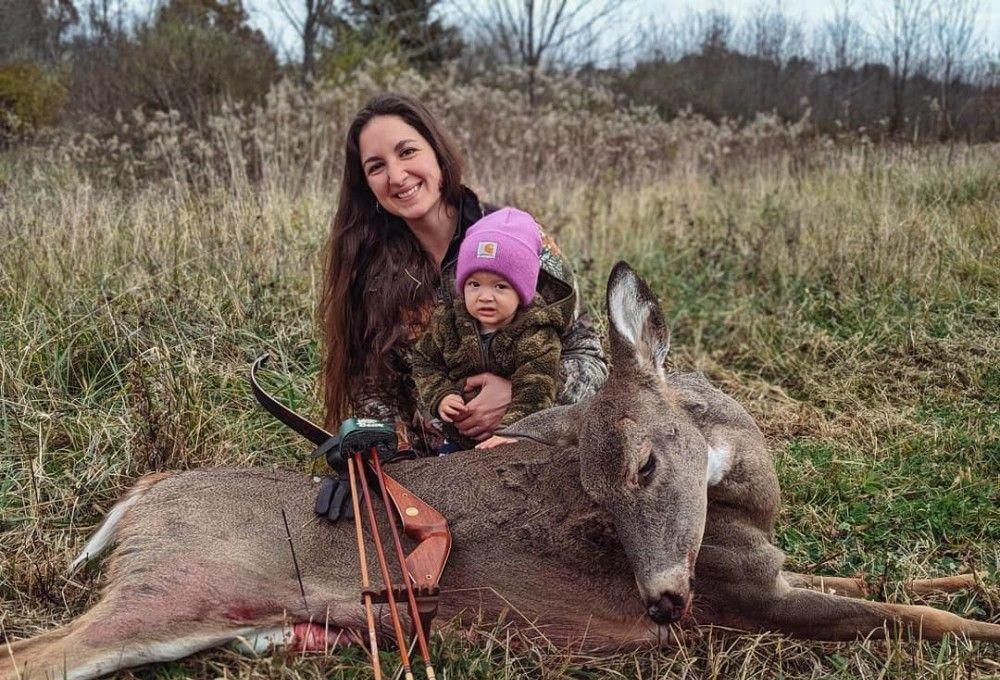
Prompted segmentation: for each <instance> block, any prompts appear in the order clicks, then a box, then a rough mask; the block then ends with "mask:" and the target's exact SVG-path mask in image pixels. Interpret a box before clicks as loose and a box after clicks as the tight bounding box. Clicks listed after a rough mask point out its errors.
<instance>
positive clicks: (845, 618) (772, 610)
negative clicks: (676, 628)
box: [732, 576, 1000, 642]
mask: <svg viewBox="0 0 1000 680" xmlns="http://www.w3.org/2000/svg"><path fill="white" fill-rule="evenodd" d="M732 613H733V617H734V618H735V619H738V620H739V621H740V623H741V624H743V625H748V626H749V627H752V628H755V629H757V630H774V631H781V632H784V633H788V634H790V635H794V636H796V637H802V638H807V639H813V640H853V639H856V638H859V637H867V636H869V635H872V636H875V637H883V636H884V635H885V634H886V633H887V632H888V629H890V628H892V627H894V626H896V625H899V626H901V627H902V628H903V629H904V630H905V631H906V633H907V634H908V635H910V636H912V637H919V638H922V639H926V640H940V639H942V638H943V637H945V636H946V635H948V634H953V635H964V636H966V637H969V638H971V639H974V640H987V641H991V642H997V641H1000V625H997V624H994V623H984V622H981V621H973V620H972V619H965V618H962V617H960V616H956V615H955V614H952V613H950V612H946V611H942V610H940V609H934V608H933V607H925V606H920V605H906V604H889V603H884V602H868V601H865V600H859V599H852V598H847V597H841V596H839V595H830V594H827V593H823V592H817V591H813V590H807V589H804V588H795V587H792V586H790V585H789V584H788V582H786V581H785V579H784V578H782V577H780V576H779V577H778V578H777V579H776V581H775V584H774V587H773V590H772V593H771V596H770V597H766V598H765V599H764V600H763V601H757V602H755V603H754V604H752V605H751V604H750V603H744V604H743V606H737V607H736V608H734V610H733V612H732Z"/></svg>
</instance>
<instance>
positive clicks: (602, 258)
mask: <svg viewBox="0 0 1000 680" xmlns="http://www.w3.org/2000/svg"><path fill="white" fill-rule="evenodd" d="M380 77H382V76H380ZM386 79H388V80H389V81H390V82H389V84H390V85H392V86H393V87H395V88H397V89H407V90H410V91H412V92H414V93H416V94H417V95H419V96H421V97H423V98H425V99H426V100H427V101H428V102H429V103H430V105H431V108H432V109H434V110H435V111H437V112H439V113H441V115H443V116H444V118H445V120H446V121H447V123H448V125H449V127H450V129H452V130H453V131H454V132H455V133H456V135H457V136H458V137H459V138H460V139H461V140H462V143H463V145H464V146H465V147H466V149H467V151H468V153H469V156H470V182H471V183H472V184H473V185H474V186H476V187H477V188H479V189H480V190H481V193H482V194H483V197H484V198H487V199H489V200H493V201H497V202H509V203H513V204H515V205H518V206H520V207H522V208H525V209H528V210H531V211H532V212H534V213H535V214H536V215H537V216H538V218H539V220H540V221H541V222H542V223H543V224H544V225H545V226H546V228H547V229H548V230H550V231H551V232H553V233H554V234H555V235H556V237H557V239H558V241H559V243H560V244H561V246H562V247H563V249H564V250H565V251H566V253H567V254H568V256H569V257H570V259H571V260H572V261H573V263H574V265H575V266H576V268H577V271H578V273H579V274H580V278H581V288H582V292H583V294H584V296H585V298H586V301H587V303H588V305H589V306H590V307H591V309H592V310H593V311H594V312H595V314H596V315H597V316H598V322H599V324H603V310H602V309H601V304H602V303H601V299H602V295H603V286H604V280H605V277H606V275H607V272H608V271H609V269H610V266H611V265H612V264H613V262H614V261H616V260H618V259H627V260H629V261H630V262H631V263H632V264H633V265H635V266H636V267H637V269H638V270H639V271H640V272H641V273H642V274H643V275H644V276H645V277H647V279H648V280H649V281H650V282H651V283H652V285H653V288H654V290H655V292H657V293H658V294H659V295H661V296H662V298H663V301H664V307H665V309H666V310H667V313H668V316H669V317H670V319H671V322H672V326H673V343H672V344H673V348H672V350H671V353H672V358H673V361H674V363H675V365H677V366H678V367H680V368H685V369H687V368H698V369H700V370H704V371H706V372H707V373H708V375H709V376H710V378H712V379H713V380H714V381H715V382H716V383H717V384H718V385H720V386H721V387H723V389H725V390H726V391H727V392H729V393H730V394H733V395H734V396H735V397H737V398H738V399H739V400H740V401H741V402H742V403H744V404H745V405H746V406H747V407H748V408H749V409H750V411H751V412H752V413H753V415H754V416H755V417H756V418H757V419H758V421H759V422H760V424H761V426H762V428H763V429H764V431H765V434H766V435H767V436H768V437H769V439H770V441H771V443H772V446H773V450H774V452H775V455H776V459H777V464H778V469H779V474H780V476H781V480H782V483H783V489H784V499H785V506H784V510H783V514H782V518H781V522H780V526H779V531H778V536H777V540H778V542H779V544H780V545H781V546H782V547H783V548H784V549H785V550H786V551H787V552H788V553H789V564H790V566H791V567H793V568H796V569H803V570H815V571H819V572H822V573H859V572H863V573H865V574H868V575H869V576H870V577H871V578H872V579H873V582H874V583H875V584H876V585H877V586H878V587H880V588H881V590H882V594H883V595H885V596H887V597H890V598H892V599H896V600H906V599H908V597H909V596H907V595H906V594H904V593H902V592H900V591H898V590H896V589H894V588H893V586H892V584H893V583H895V582H897V581H899V580H902V579H905V578H913V577H921V576H929V575H939V574H943V573H949V572H952V571H956V570H960V569H967V568H977V569H985V570H986V571H988V572H989V573H990V575H989V576H988V577H987V579H986V580H985V581H984V582H983V584H982V586H981V587H980V588H979V589H977V590H976V591H974V592H972V593H969V594H965V595H962V596H958V597H948V598H943V597H942V598H934V599H931V600H930V602H931V603H932V604H935V605H937V606H944V607H947V608H948V609H950V610H951V611H954V612H956V613H959V614H962V615H967V616H973V617H975V618H979V619H983V620H992V621H997V620H1000V590H998V587H997V580H996V571H997V567H998V563H1000V549H998V546H1000V511H998V509H997V508H998V507H1000V457H998V456H1000V454H998V451H997V447H996V442H997V441H1000V429H998V428H1000V426H998V424H997V423H998V419H997V409H998V402H997V398H996V395H997V394H998V393H1000V371H998V370H997V366H998V365H1000V342H998V330H1000V329H998V323H997V319H998V317H1000V257H998V249H1000V228H998V225H1000V179H998V178H1000V163H998V161H997V158H998V154H997V151H998V149H997V148H996V147H961V146H957V147H953V148H946V147H928V148H921V149H912V148H880V147H872V146H871V145H869V144H866V143H864V142H863V141H860V142H858V143H856V144H848V143H846V141H845V140H833V141H826V140H818V139H812V138H803V136H802V134H801V129H802V126H799V127H787V128H785V127H781V126H777V125H775V124H773V123H771V122H766V121H759V122H758V123H756V124H755V125H752V126H749V127H745V128H739V127H737V126H735V125H731V126H728V125H723V126H712V125H710V124H708V123H706V122H704V121H701V120H697V119H694V118H686V119H681V120H675V121H670V122H665V121H661V120H658V119H656V118H655V117H654V116H652V115H651V114H650V113H649V112H647V111H635V110H631V109H622V108H621V107H620V106H618V104H617V103H616V102H614V101H613V100H609V99H608V98H607V95H606V93H602V92H600V91H597V92H594V91H590V90H587V89H586V88H584V87H583V86H582V85H580V84H579V83H574V82H569V83H559V82H552V83H549V84H548V85H547V86H548V87H550V88H565V91H566V94H565V96H564V97H551V98H550V101H555V102H560V103H559V104H552V105H550V106H549V107H548V108H546V109H544V110H542V111H541V112H531V111H529V110H528V108H527V106H526V105H525V103H524V102H523V101H521V100H519V99H518V97H517V95H515V94H512V93H511V91H509V90H506V89H504V88H503V87H502V86H500V85H497V84H495V83H494V84H491V85H486V84H482V83H480V84H471V85H462V86H458V85H454V84H450V83H449V81H448V80H447V78H445V77H438V78H436V79H424V78H421V77H418V76H415V75H413V74H409V73H395V74H390V76H388V77H385V78H383V79H382V80H378V79H374V78H372V79H369V80H366V81H364V80H359V81H358V82H354V83H350V84H344V85H343V86H342V87H339V88H337V89H335V90H330V91H323V92H319V93H317V94H314V95H310V96H309V97H308V98H306V95H304V94H303V93H301V92H298V91H295V90H291V89H287V87H286V88H285V89H279V90H277V91H276V92H275V93H273V96H272V98H271V99H270V100H269V103H268V105H267V106H265V107H263V108H260V109H255V110H246V111H233V112H230V113H229V114H227V115H225V116H222V117H220V118H219V119H218V120H216V121H215V122H213V124H212V126H210V127H209V128H206V129H205V130H187V129H184V128H181V127H180V126H179V125H178V124H177V123H176V121H173V122H171V120H170V118H169V117H168V118H166V119H163V120H160V121H153V122H152V123H150V121H144V122H143V121H137V120H136V119H134V118H129V117H123V121H122V126H123V128H122V131H121V134H120V135H119V137H118V141H117V142H114V143H112V141H110V139H105V140H97V139H93V140H81V139H80V138H72V137H68V138H60V139H53V140H51V145H49V146H46V147H42V148H35V149H24V150H20V151H17V152H14V153H7V154H6V155H4V156H0V241H2V243H3V244H4V248H3V250H2V253H0V599H2V602H3V605H2V607H0V640H3V639H4V638H6V639H16V638H19V637H22V636H25V635H30V634H33V633H35V632H37V631H39V630H41V629H44V628H46V627H49V626H51V625H54V624H55V623H57V622H60V621H65V620H66V619H68V618H69V617H71V616H72V615H74V614H76V613H79V612H80V611H81V610H82V609H83V608H84V607H85V606H86V604H87V603H88V602H91V601H92V600H93V598H94V593H95V592H96V589H97V586H98V584H99V583H100V573H99V571H100V570H99V569H95V570H92V571H90V572H88V573H85V574H81V575H78V576H76V577H72V578H70V577H67V576H66V575H65V565H66V564H68V562H69V561H70V560H71V559H72V557H73V556H74V553H75V551H76V550H77V549H79V547H80V546H81V545H82V542H83V541H84V540H85V537H86V535H87V533H88V532H89V531H90V530H91V529H92V528H93V527H94V525H95V524H96V523H97V522H98V521H99V518H100V516H101V515H102V513H103V512H105V511H106V510H107V509H108V508H109V507H110V504H111V503H113V501H114V499H115V498H116V497H117V496H118V494H120V493H121V492H122V491H123V490H124V489H125V488H127V487H128V485H129V484H130V483H131V482H132V481H134V480H135V478H136V477H137V476H139V475H141V474H143V473H146V472H149V471H152V470H159V469H178V468H187V467H198V466H205V465H275V464H277V465H284V466H293V467H295V466H302V465H303V464H302V463H300V462H299V460H298V458H297V457H298V456H301V455H302V454H304V450H303V449H302V447H301V445H300V444H299V443H298V442H297V441H295V439H294V437H292V436H291V435H290V434H289V433H288V432H287V431H286V430H284V429H283V428H282V427H281V426H280V425H278V424H276V423H274V422H273V421H272V420H271V419H269V417H267V416H266V415H264V414H263V413H262V412H260V411H259V410H258V409H257V408H256V407H255V405H254V403H253V401H252V398H251V396H250V395H249V391H248V389H247V385H246V380H245V377H246V368H247V365H248V362H249V361H250V359H251V358H252V357H254V356H256V355H258V354H259V353H261V352H262V351H263V350H265V349H270V350H273V351H274V352H275V353H276V354H277V355H278V356H279V357H280V358H281V359H280V363H279V364H278V369H279V371H280V372H281V373H282V374H284V376H286V378H284V379H282V380H283V382H279V381H278V380H279V379H278V378H273V379H274V380H275V381H276V382H274V383H273V387H274V389H275V390H276V391H277V392H278V393H279V394H280V396H281V397H282V398H283V399H284V400H285V401H286V402H288V403H291V404H292V405H294V406H296V407H298V408H300V409H302V410H304V411H306V412H312V413H313V414H316V408H317V404H318V399H317V398H316V393H315V389H314V384H313V376H314V375H315V374H316V371H317V367H318V364H319V352H320V348H319V346H318V342H317V333H316V330H315V325H314V320H313V310H314V304H315V299H316V289H317V285H318V279H319V277H320V275H321V268H320V263H319V260H318V252H319V250H320V247H321V245H322V242H323V239H324V236H325V232H326V229H327V224H328V220H329V216H330V214H331V210H332V207H333V205H334V204H335V200H336V182H335V177H336V176H337V174H338V172H337V170H338V168H337V163H338V162H339V157H338V154H339V153H340V150H339V139H338V135H342V133H343V130H344V126H345V125H346V123H347V121H348V120H349V117H350V116H351V115H352V114H353V112H354V110H355V108H357V106H359V104H360V102H361V101H363V99H365V98H366V97H367V96H368V94H369V93H370V92H371V91H373V90H375V89H378V88H381V87H383V86H385V82H383V81H384V80H386ZM126 120H129V121H131V122H128V123H127V124H128V125H129V126H130V127H129V128H125V127H124V126H125V125H126ZM133 125H134V126H135V127H131V126H133ZM113 144H117V147H114V148H117V151H113V152H112V151H109V150H110V149H112V148H113ZM123 144H127V146H122V145H123ZM199 149H200V151H199ZM727 149H728V152H727V151H726V150H727ZM199 154H201V155H199ZM509 635H510V631H509V630H507V629H505V628H503V627H500V628H497V629H489V628H487V629H486V630H484V631H481V632H480V633H479V634H478V636H477V637H476V638H475V641H474V642H472V643H469V642H467V641H463V638H461V637H460V636H455V635H452V634H448V635H445V636H442V637H437V638H436V639H435V643H434V644H435V651H436V654H437V655H438V656H439V658H440V659H442V661H441V665H442V666H444V667H446V668H448V669H449V670H448V673H449V676H450V677H456V678H457V677H514V676H521V675H531V676H534V677H556V676H558V677H563V676H567V675H570V676H574V677H577V676H580V677H583V676H586V677H590V676H597V675H606V674H612V675H620V676H627V677H668V676H669V677H741V676H744V675H749V674H751V673H754V674H758V675H759V674H764V675H774V676H777V675H779V674H780V675H783V676H784V677H791V678H814V677H815V678H818V677H845V678H846V677H859V676H863V677H869V676H870V677H885V676H889V677H917V676H927V677H942V678H944V677H956V676H961V677H977V676H979V677H988V676H990V675H994V674H996V673H997V672H1000V667H998V666H997V665H996V660H995V654H993V653H992V652H991V650H990V649H989V648H988V647H986V646H983V645H970V644H966V643H962V642H955V641H952V642H949V643H947V644H941V645H926V644H919V643H907V642H901V641H898V640H892V641H889V642H885V643H876V642H865V643H856V644H844V645H824V644H815V643H797V642H790V641H788V640H785V639H783V638H780V637H777V636H737V635H729V636H727V635H720V634H719V632H718V631H715V632H710V631H702V636H701V637H700V638H699V639H695V640H692V641H691V643H690V644H689V645H687V646H685V647H682V648H680V649H679V650H672V651H668V652H657V651H652V650H651V651H649V652H644V653H641V654H635V655H628V656H620V657H612V658H610V659H600V660H586V659H579V658H574V657H572V656H569V655H567V654H566V653H565V651H561V650H551V649H545V648H541V647H538V646H534V647H529V648H527V649H525V648H522V647H518V646H517V645H512V644H511V640H510V639H509V638H508V636H509ZM363 667H364V660H363V658H362V657H361V656H360V655H358V654H354V655H352V654H350V653H348V654H346V655H343V656H333V657H311V658H307V659H298V658H283V657H279V658H278V659H277V660H273V659H245V658H241V657H238V656H236V655H235V654H233V653H230V652H217V653H213V654H207V655H202V656H200V657H199V658H198V659H196V660H193V661H189V662H185V663H184V664H182V665H179V666H175V667H167V668H166V669H162V668H161V669H160V670H157V671H155V673H157V674H164V673H166V674H174V673H185V674H194V675H198V676H205V677H207V676H209V675H211V676H218V675H228V674H233V675H239V676H241V677H256V676H259V675H268V676H282V677H311V676H318V675H320V674H324V675H326V674H333V675H343V676H347V675H352V674H353V673H355V672H356V671H357V670H358V669H360V668H363Z"/></svg>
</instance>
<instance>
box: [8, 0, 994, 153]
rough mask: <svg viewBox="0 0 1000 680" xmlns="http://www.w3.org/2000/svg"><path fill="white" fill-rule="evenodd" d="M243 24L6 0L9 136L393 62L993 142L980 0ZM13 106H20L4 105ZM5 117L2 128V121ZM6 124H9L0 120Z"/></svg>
mask: <svg viewBox="0 0 1000 680" xmlns="http://www.w3.org/2000/svg"><path fill="white" fill-rule="evenodd" d="M276 7H277V8H278V9H279V10H280V12H279V13H278V14H276V15H275V17H274V19H275V20H276V21H279V22H281V23H283V24H284V26H285V27H286V28H287V29H290V30H291V32H292V33H293V34H294V36H295V40H296V46H295V48H294V50H292V51H291V56H290V55H288V54H279V50H280V49H282V46H279V45H276V40H275V36H273V35H272V36H269V35H266V34H265V33H264V32H263V31H261V30H260V29H259V28H255V27H253V25H252V22H251V20H250V19H251V16H250V9H251V8H248V6H247V5H246V4H245V3H244V2H243V1H242V0H160V1H159V2H156V3H154V4H152V5H151V6H150V8H149V9H148V11H146V12H144V13H137V12H136V10H135V8H134V5H133V4H130V3H127V2H126V1H125V0H87V1H77V2H74V1H73V0H3V2H0V114H3V115H4V119H3V120H0V130H3V129H7V130H8V131H9V130H10V128H11V126H12V125H13V124H14V123H13V122H12V121H17V122H19V123H20V124H21V125H27V126H28V127H39V126H43V125H47V124H55V123H59V122H63V123H67V122H68V123H71V124H74V125H84V126H96V127H98V128H99V127H100V125H101V124H102V123H103V124H108V123H110V122H112V121H114V120H115V118H116V115H118V112H122V111H126V112H127V111H130V110H133V109H135V108H143V109H147V110H151V111H170V110H173V111H177V112H179V115H181V116H182V117H184V118H185V119H186V120H189V121H193V122H195V123H197V122H198V121H201V120H204V119H205V117H206V115H207V114H208V113H210V112H211V111H213V110H214V109H215V107H217V106H218V105H219V103H220V102H221V101H223V100H227V101H237V102H240V101H243V102H254V101H260V100H261V99H262V98H264V97H265V96H266V94H267V92H268V90H269V89H270V87H271V86H272V85H273V84H274V83H275V82H276V81H277V80H279V79H281V78H293V79H296V80H298V81H300V82H301V84H302V86H303V87H306V88H310V87H314V86H316V85H317V84H323V83H329V82H336V81H337V79H338V78H343V77H349V76H350V74H351V73H352V72H353V71H354V70H356V69H357V68H359V67H360V66H361V65H362V64H363V63H365V61H366V60H371V59H373V58H374V59H376V60H377V59H380V58H383V57H392V58H393V59H395V60H396V61H397V62H398V63H400V64H402V65H405V66H407V67H412V68H416V69H420V70H425V71H427V70H434V69H441V68H450V69H453V70H454V72H455V74H456V77H458V78H465V79H472V78H490V77H491V76H492V75H493V74H496V73H498V72H500V71H503V70H504V69H509V68H515V69H517V70H518V71H519V72H520V73H522V74H523V75H524V78H523V87H524V90H525V95H526V97H527V99H528V101H529V102H530V104H531V105H533V106H536V105H542V104H544V101H542V99H543V98H544V92H542V91H541V90H540V88H539V87H538V85H537V81H538V76H539V75H540V74H541V73H543V72H547V73H573V74H575V75H577V76H578V77H582V78H590V79H594V81H595V82H600V83H601V84H602V85H605V86H607V87H609V88H610V89H611V90H612V91H614V92H617V93H618V94H619V95H621V97H622V99H623V101H628V102H632V103H636V104H645V105H650V106H653V107H655V108H656V109H657V110H658V111H659V112H660V113H661V114H662V115H664V116H666V117H670V116H674V115H677V114H678V113H679V112H681V111H690V112H693V113H696V114H700V115H703V116H705V117H708V118H710V119H713V120H718V119H721V118H730V119H742V120H750V119H752V118H753V117H754V116H755V115H756V114H757V113H759V112H767V113H770V112H776V113H777V114H778V115H779V116H780V117H781V118H783V119H786V120H801V119H802V118H804V117H806V116H808V118H809V120H810V122H811V124H812V125H813V126H814V128H815V129H818V130H820V131H823V132H844V131H846V132H862V133H865V134H868V135H869V136H877V137H879V138H903V139H910V140H926V139H955V138H958V139H967V140H970V141H980V140H996V139H998V138H1000V82H998V73H1000V58H998V55H997V52H996V46H995V45H993V44H991V43H990V42H989V41H988V36H987V35H986V34H985V31H984V28H983V26H982V25H981V19H982V17H983V12H982V7H981V5H980V4H979V0H879V2H878V3H876V4H875V5H872V4H871V3H869V4H866V5H865V6H864V7H861V6H860V5H859V4H858V3H857V2H856V0H832V4H831V5H830V10H831V11H830V12H829V13H828V14H829V18H827V19H826V20H825V21H823V22H822V24H820V25H817V26H808V27H807V26H806V25H804V24H803V23H802V21H801V20H799V19H796V18H794V17H792V16H790V15H788V14H787V13H786V12H784V11H783V10H782V8H781V5H780V3H778V4H768V3H767V2H766V1H765V2H762V4H760V5H758V6H757V8H756V9H755V10H754V11H752V12H750V13H749V14H747V15H745V16H743V17H741V18H737V17H735V16H734V15H732V14H729V13H726V12H724V11H720V10H710V11H701V12H699V11H691V10H688V11H686V12H683V13H681V14H680V15H678V16H675V17H673V18H671V19H666V18H658V17H652V18H650V17H641V16H638V15H637V14H636V12H637V9H638V7H637V4H636V3H635V2H629V0H483V1H482V2H478V3H462V4H461V5H460V6H457V5H455V4H450V3H449V4H445V2H444V0H278V2H277V4H276ZM10 114H13V115H10ZM4 121H6V122H4ZM4 126H6V128H5V127H4Z"/></svg>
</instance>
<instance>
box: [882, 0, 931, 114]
mask: <svg viewBox="0 0 1000 680" xmlns="http://www.w3.org/2000/svg"><path fill="white" fill-rule="evenodd" d="M927 18H928V2H927V0H891V2H890V6H889V8H888V9H887V10H886V11H885V12H883V13H882V15H881V16H880V17H879V24H880V26H879V28H880V30H881V35H882V38H881V40H882V46H883V49H884V51H885V55H886V58H887V59H888V60H889V68H890V69H891V74H892V111H891V113H890V118H889V131H890V132H893V133H895V132H898V131H899V130H901V129H902V127H903V121H904V119H905V113H906V110H905V109H906V101H905V95H906V85H907V81H908V79H909V78H910V76H911V75H912V74H913V72H914V70H915V69H916V67H917V66H918V64H919V63H920V61H921V59H923V58H924V57H925V56H926V48H927V38H928V35H927V34H928V30H927V29H928V26H927Z"/></svg>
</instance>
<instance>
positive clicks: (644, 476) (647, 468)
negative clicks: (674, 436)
mask: <svg viewBox="0 0 1000 680" xmlns="http://www.w3.org/2000/svg"><path fill="white" fill-rule="evenodd" d="M655 469H656V456H654V455H653V454H652V453H651V454H649V458H647V459H646V462H645V463H643V465H642V467H641V468H639V481H640V482H642V483H643V484H647V483H648V482H649V478H650V477H652V475H653V470H655Z"/></svg>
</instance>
